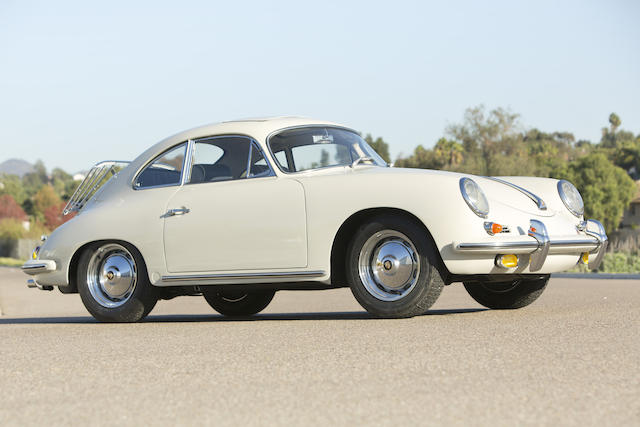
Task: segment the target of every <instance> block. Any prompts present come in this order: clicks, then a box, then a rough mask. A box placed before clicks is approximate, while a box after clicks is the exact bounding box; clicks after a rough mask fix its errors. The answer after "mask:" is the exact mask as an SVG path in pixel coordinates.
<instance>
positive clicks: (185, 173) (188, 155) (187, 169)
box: [180, 139, 195, 185]
mask: <svg viewBox="0 0 640 427" xmlns="http://www.w3.org/2000/svg"><path fill="white" fill-rule="evenodd" d="M194 152H195V144H194V142H193V139H189V140H188V141H187V151H186V152H185V156H184V164H183V166H182V176H181V181H180V185H185V184H186V183H188V182H189V180H191V166H192V165H193V154H194Z"/></svg>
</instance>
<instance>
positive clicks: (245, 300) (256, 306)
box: [201, 286, 276, 317]
mask: <svg viewBox="0 0 640 427" xmlns="http://www.w3.org/2000/svg"><path fill="white" fill-rule="evenodd" d="M201 289H202V295H203V296H204V299H205V300H207V303H209V305H210V306H211V308H213V309H214V310H215V311H217V312H218V313H220V314H222V315H224V316H229V317H246V316H253V315H254V314H257V313H260V312H261V311H262V310H264V309H265V308H267V306H268V305H269V303H270V302H271V300H272V299H273V296H274V295H275V293H276V291H274V290H266V289H265V290H258V291H241V290H238V291H236V290H219V289H217V287H216V286H202V288H201Z"/></svg>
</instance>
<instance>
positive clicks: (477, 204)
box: [460, 178, 489, 218]
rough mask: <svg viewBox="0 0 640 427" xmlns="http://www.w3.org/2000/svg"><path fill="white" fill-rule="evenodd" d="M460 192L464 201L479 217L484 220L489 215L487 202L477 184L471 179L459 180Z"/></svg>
mask: <svg viewBox="0 0 640 427" xmlns="http://www.w3.org/2000/svg"><path fill="white" fill-rule="evenodd" d="M460 192H461V193H462V197H463V198H464V201H465V202H467V205H469V207H470V208H471V210H472V211H473V212H474V213H475V214H476V215H478V216H479V217H482V218H486V217H487V215H488V214H489V202H488V201H487V198H486V197H485V195H484V193H483V192H482V190H481V189H480V187H478V184H476V182H475V181H474V180H472V179H471V178H461V179H460Z"/></svg>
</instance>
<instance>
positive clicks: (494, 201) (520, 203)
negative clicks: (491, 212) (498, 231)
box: [358, 167, 563, 217]
mask: <svg viewBox="0 0 640 427" xmlns="http://www.w3.org/2000/svg"><path fill="white" fill-rule="evenodd" d="M358 172H359V173H388V174H390V175H405V176H406V177H407V178H408V179H420V178H422V179H426V180H427V182H433V183H434V184H433V185H438V184H437V182H438V180H442V179H450V180H455V181H459V180H460V178H462V177H468V178H471V179H473V180H474V181H475V182H476V183H477V184H478V185H479V186H480V188H481V189H482V191H484V193H485V195H486V196H487V199H488V200H489V207H490V208H492V207H495V208H498V207H499V206H508V207H510V208H512V209H516V210H519V211H521V212H524V213H527V214H529V215H535V216H543V217H550V216H553V215H555V214H556V213H557V212H558V210H559V209H561V208H563V206H560V205H561V203H562V202H561V201H560V198H559V197H558V195H557V190H556V185H557V180H555V179H549V178H535V177H497V178H498V179H500V180H503V181H506V182H508V183H511V184H514V185H517V186H519V187H521V188H523V189H525V190H527V191H529V192H531V193H533V194H535V195H536V196H537V197H539V198H541V199H542V200H543V201H544V203H545V205H546V206H547V209H546V210H542V209H538V206H537V203H536V202H535V201H534V200H532V199H531V198H530V197H529V196H527V195H526V194H525V193H524V192H522V191H520V190H518V189H516V188H513V187H512V186H510V185H508V184H505V183H503V182H498V181H495V180H493V179H490V178H487V177H483V176H478V175H472V174H465V173H458V172H448V171H438V170H431V169H408V168H379V167H368V168H362V169H358Z"/></svg>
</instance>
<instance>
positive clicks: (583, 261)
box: [580, 252, 589, 265]
mask: <svg viewBox="0 0 640 427" xmlns="http://www.w3.org/2000/svg"><path fill="white" fill-rule="evenodd" d="M580 264H584V265H589V252H584V253H583V254H582V255H580Z"/></svg>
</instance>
